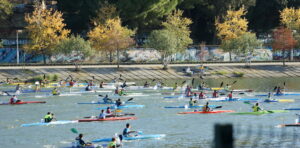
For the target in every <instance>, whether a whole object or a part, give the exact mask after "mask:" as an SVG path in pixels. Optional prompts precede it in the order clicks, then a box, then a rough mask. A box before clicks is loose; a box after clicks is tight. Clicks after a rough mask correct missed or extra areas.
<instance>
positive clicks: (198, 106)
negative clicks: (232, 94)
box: [165, 105, 221, 108]
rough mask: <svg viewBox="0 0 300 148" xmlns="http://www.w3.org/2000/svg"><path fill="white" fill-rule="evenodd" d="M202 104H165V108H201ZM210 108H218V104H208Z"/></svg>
mask: <svg viewBox="0 0 300 148" xmlns="http://www.w3.org/2000/svg"><path fill="white" fill-rule="evenodd" d="M201 107H203V105H195V106H188V105H187V106H165V108H201ZM208 107H210V108H220V107H221V106H219V105H208Z"/></svg>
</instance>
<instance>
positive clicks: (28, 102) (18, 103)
mask: <svg viewBox="0 0 300 148" xmlns="http://www.w3.org/2000/svg"><path fill="white" fill-rule="evenodd" d="M30 103H46V101H24V102H23V101H22V102H17V103H13V104H11V103H0V105H20V104H30Z"/></svg>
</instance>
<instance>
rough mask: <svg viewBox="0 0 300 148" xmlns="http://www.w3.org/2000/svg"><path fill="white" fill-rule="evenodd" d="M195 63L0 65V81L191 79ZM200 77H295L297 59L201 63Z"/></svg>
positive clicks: (299, 68)
mask: <svg viewBox="0 0 300 148" xmlns="http://www.w3.org/2000/svg"><path fill="white" fill-rule="evenodd" d="M196 66H199V64H171V65H169V68H168V70H162V66H161V65H159V64H148V65H121V67H120V68H119V69H117V68H116V65H83V66H81V67H80V70H79V71H75V66H72V65H70V66H10V67H0V80H1V81H5V80H6V79H7V78H10V79H16V78H18V79H19V80H21V81H25V80H28V79H31V78H33V77H37V76H41V75H44V74H46V75H57V76H58V79H65V78H66V77H68V76H69V75H72V76H73V77H74V78H76V79H78V80H89V79H92V78H94V79H95V80H98V81H110V80H112V79H114V77H119V76H120V74H121V75H122V77H123V79H126V80H130V81H133V80H149V79H161V80H166V79H192V78H200V72H199V71H200V70H199V69H197V68H196ZM204 66H205V70H204V75H203V78H204V79H210V78H213V79H218V78H232V77H246V78H270V77H298V76H300V62H291V63H287V66H282V63H281V62H274V63H253V64H251V67H250V68H246V67H245V64H244V63H222V64H220V63H215V64H213V63H212V64H204ZM188 67H190V68H191V70H194V71H195V73H194V74H193V75H188V74H186V73H185V70H186V69H187V68H188Z"/></svg>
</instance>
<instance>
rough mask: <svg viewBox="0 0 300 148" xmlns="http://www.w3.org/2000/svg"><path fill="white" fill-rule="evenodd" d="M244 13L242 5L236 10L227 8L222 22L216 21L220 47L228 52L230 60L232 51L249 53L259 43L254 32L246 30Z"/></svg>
mask: <svg viewBox="0 0 300 148" xmlns="http://www.w3.org/2000/svg"><path fill="white" fill-rule="evenodd" d="M245 14H246V11H245V9H244V7H242V8H240V9H239V10H237V11H233V10H228V11H227V14H226V16H225V17H224V18H223V19H222V20H223V21H222V22H221V21H220V20H217V21H216V29H217V32H218V34H217V36H218V37H219V39H220V40H221V42H222V43H221V48H222V49H223V50H224V51H227V52H229V55H230V61H231V53H232V52H234V53H238V54H241V53H242V54H247V55H251V54H252V52H253V50H254V48H255V47H256V46H259V45H260V43H259V41H258V40H257V38H256V36H255V34H251V33H250V32H249V31H248V21H247V19H246V18H244V16H245ZM250 46H251V47H250ZM245 47H247V48H245Z"/></svg>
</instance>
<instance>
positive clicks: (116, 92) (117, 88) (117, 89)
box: [115, 86, 119, 95]
mask: <svg viewBox="0 0 300 148" xmlns="http://www.w3.org/2000/svg"><path fill="white" fill-rule="evenodd" d="M115 94H116V95H118V94H119V87H118V86H117V87H116V89H115Z"/></svg>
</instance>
